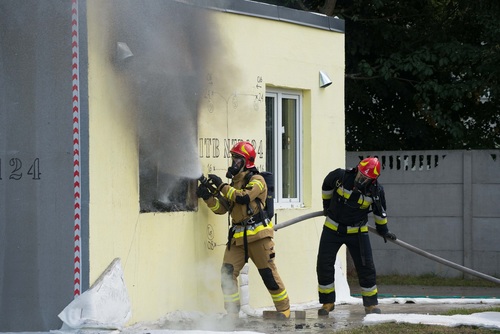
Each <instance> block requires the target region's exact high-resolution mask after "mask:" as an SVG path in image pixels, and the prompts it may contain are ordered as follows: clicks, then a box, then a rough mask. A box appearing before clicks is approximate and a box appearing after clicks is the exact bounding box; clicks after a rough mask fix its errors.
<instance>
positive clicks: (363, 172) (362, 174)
mask: <svg viewBox="0 0 500 334" xmlns="http://www.w3.org/2000/svg"><path fill="white" fill-rule="evenodd" d="M357 168H358V173H357V175H356V178H355V180H354V183H355V184H356V186H357V187H358V188H364V187H366V186H367V185H368V184H370V183H372V182H373V181H375V180H376V179H377V178H378V177H379V176H380V168H381V165H380V161H379V160H378V159H377V158H372V157H370V158H365V159H363V160H361V161H360V162H359V164H358V167H357Z"/></svg>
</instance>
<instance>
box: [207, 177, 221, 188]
mask: <svg viewBox="0 0 500 334" xmlns="http://www.w3.org/2000/svg"><path fill="white" fill-rule="evenodd" d="M208 181H209V182H210V183H211V184H213V185H214V187H215V189H217V190H219V189H220V188H219V187H220V186H221V185H222V179H221V178H220V177H218V176H217V175H215V174H208Z"/></svg>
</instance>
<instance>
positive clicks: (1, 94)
mask: <svg viewBox="0 0 500 334" xmlns="http://www.w3.org/2000/svg"><path fill="white" fill-rule="evenodd" d="M71 27H72V24H71V1H39V0H23V1H16V0H2V1H1V2H0V31H1V33H0V332H9V331H40V330H50V329H56V328H59V327H60V325H61V324H62V323H61V321H60V320H59V319H58V317H57V314H58V313H59V312H61V311H62V309H63V308H64V307H65V306H66V305H67V304H68V303H69V302H70V301H71V300H72V298H73V254H74V252H73V248H74V246H73V227H74V218H73V215H74V211H73V210H74V208H73V207H74V205H73V133H72V130H73V113H72V68H71V64H72V51H71Z"/></svg>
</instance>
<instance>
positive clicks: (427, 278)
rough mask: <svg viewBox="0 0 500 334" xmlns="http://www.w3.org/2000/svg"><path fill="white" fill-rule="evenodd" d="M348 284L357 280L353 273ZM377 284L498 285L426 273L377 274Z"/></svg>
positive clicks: (482, 280)
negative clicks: (410, 274) (406, 274)
mask: <svg viewBox="0 0 500 334" xmlns="http://www.w3.org/2000/svg"><path fill="white" fill-rule="evenodd" d="M347 280H348V282H349V284H354V285H356V284H357V282H358V279H357V277H355V275H353V276H351V277H348V278H347ZM377 284H378V285H424V286H471V287H492V288H493V287H497V288H498V287H500V286H499V285H498V284H495V283H493V282H491V281H487V280H484V279H479V278H448V277H440V276H437V275H432V274H427V275H421V276H402V275H388V276H377Z"/></svg>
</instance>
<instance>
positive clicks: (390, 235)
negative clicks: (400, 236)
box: [382, 231, 397, 243]
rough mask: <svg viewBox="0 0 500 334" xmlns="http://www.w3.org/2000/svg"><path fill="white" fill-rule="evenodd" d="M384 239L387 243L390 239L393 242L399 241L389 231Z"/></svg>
mask: <svg viewBox="0 0 500 334" xmlns="http://www.w3.org/2000/svg"><path fill="white" fill-rule="evenodd" d="M382 238H384V242H385V243H387V239H390V240H392V241H394V240H396V239H397V237H396V235H395V234H394V233H392V232H389V231H387V232H386V233H385V234H383V235H382Z"/></svg>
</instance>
